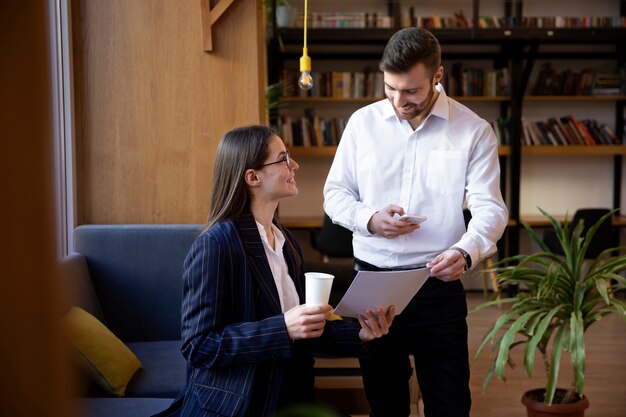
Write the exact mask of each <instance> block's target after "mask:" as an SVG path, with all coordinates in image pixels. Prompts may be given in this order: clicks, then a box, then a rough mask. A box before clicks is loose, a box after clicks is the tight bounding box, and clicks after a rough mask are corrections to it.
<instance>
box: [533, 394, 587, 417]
mask: <svg viewBox="0 0 626 417" xmlns="http://www.w3.org/2000/svg"><path fill="white" fill-rule="evenodd" d="M556 391H557V395H558V394H559V393H565V391H566V390H564V389H561V388H557V390H556ZM544 393H545V389H543V388H540V389H534V390H530V391H526V392H525V393H524V395H523V396H522V403H523V404H524V405H525V406H526V410H527V412H528V417H554V416H558V417H583V416H584V415H585V409H586V408H587V407H589V400H588V399H587V397H582V398H581V399H580V400H579V401H577V402H575V403H569V404H554V403H552V405H547V404H544V403H543V401H542V400H537V399H536V398H541V399H543V396H544ZM555 397H556V395H555Z"/></svg>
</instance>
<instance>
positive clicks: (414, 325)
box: [361, 265, 471, 417]
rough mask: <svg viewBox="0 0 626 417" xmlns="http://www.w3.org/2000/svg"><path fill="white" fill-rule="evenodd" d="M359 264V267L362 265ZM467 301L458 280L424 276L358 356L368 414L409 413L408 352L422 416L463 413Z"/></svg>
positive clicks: (467, 400)
mask: <svg viewBox="0 0 626 417" xmlns="http://www.w3.org/2000/svg"><path fill="white" fill-rule="evenodd" d="M361 270H363V268H362V265H361ZM466 317H467V302H466V300H465V293H464V290H463V284H462V283H461V281H453V282H444V281H440V280H438V279H437V278H433V277H431V278H429V279H428V281H426V283H425V284H424V286H423V287H422V288H421V289H420V291H419V292H418V293H417V294H416V296H415V297H414V298H413V299H412V300H411V302H410V303H409V305H408V306H407V307H406V309H405V310H404V311H403V312H402V314H400V315H398V316H397V317H396V318H395V319H394V322H393V324H392V325H391V329H390V331H389V334H388V335H386V336H385V337H383V338H381V339H379V340H376V341H375V342H374V343H373V344H372V346H371V350H370V352H369V353H368V354H367V355H365V356H363V357H362V358H361V369H362V372H363V383H364V385H365V394H366V396H367V399H368V401H369V403H370V407H371V414H370V416H371V417H406V416H408V415H409V414H410V393H409V379H410V377H411V372H412V371H411V367H410V362H409V355H413V357H414V359H415V372H416V375H417V380H418V383H419V386H420V391H421V393H422V398H423V401H424V414H425V415H426V417H468V416H469V412H470V407H471V395H470V390H469V378H470V372H469V352H468V346H467V322H466Z"/></svg>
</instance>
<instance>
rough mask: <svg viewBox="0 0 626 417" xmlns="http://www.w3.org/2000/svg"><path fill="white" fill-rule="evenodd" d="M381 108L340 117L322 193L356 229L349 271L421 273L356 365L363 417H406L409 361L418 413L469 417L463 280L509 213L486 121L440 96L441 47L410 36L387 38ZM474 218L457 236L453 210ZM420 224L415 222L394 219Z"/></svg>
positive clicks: (460, 225) (428, 38) (330, 210)
mask: <svg viewBox="0 0 626 417" xmlns="http://www.w3.org/2000/svg"><path fill="white" fill-rule="evenodd" d="M380 69H381V71H383V74H384V83H385V93H386V95H387V98H388V100H382V101H379V102H377V103H374V104H371V105H369V106H366V107H364V108H362V109H360V110H358V111H356V112H355V113H354V114H353V115H352V117H351V118H350V120H349V122H348V124H347V126H346V129H345V132H344V134H343V136H342V138H341V142H340V144H339V147H338V149H337V153H336V155H335V159H334V161H333V164H332V167H331V169H330V172H329V174H328V178H327V180H326V184H325V186H324V199H325V201H324V209H325V211H326V213H327V214H328V215H329V216H330V218H331V219H332V220H333V222H335V223H338V224H340V225H342V226H344V227H347V228H348V229H350V230H352V231H353V232H354V237H353V246H354V255H355V270H356V271H359V270H374V271H378V270H398V269H410V268H418V267H423V266H426V267H429V268H431V270H430V275H431V278H429V279H428V281H427V282H426V284H425V285H424V286H423V287H422V289H421V290H420V291H419V292H418V293H417V295H416V296H415V297H414V298H413V300H411V302H410V303H409V305H408V306H407V308H406V309H405V310H404V312H403V313H402V314H400V315H399V316H397V317H396V319H395V321H394V323H393V324H392V326H391V329H390V332H389V334H388V335H387V337H386V338H385V339H381V340H380V341H376V342H375V343H374V344H373V345H372V347H371V350H370V353H369V354H368V356H367V357H363V358H362V359H361V367H362V370H363V379H364V384H365V390H366V394H367V398H368V400H369V402H370V406H371V409H372V413H371V416H372V417H396V416H402V417H406V416H408V415H409V414H410V406H409V387H408V380H409V378H410V375H411V369H410V366H409V358H408V355H409V354H412V355H413V356H414V357H415V368H416V373H417V378H418V381H419V384H420V389H421V392H422V397H423V400H424V409H425V414H426V416H428V417H433V416H435V417H436V416H445V417H454V416H464V417H466V416H468V415H469V410H470V406H471V397H470V391H469V359H468V347H467V322H466V316H467V304H466V300H465V294H464V291H463V285H462V283H461V280H460V279H461V278H462V275H463V273H464V272H465V271H466V270H467V269H469V268H471V267H472V266H475V265H478V264H479V262H480V261H481V260H482V259H484V258H486V257H488V256H490V255H491V254H493V253H494V252H495V251H496V242H497V241H498V239H499V238H500V237H501V236H502V233H503V232H504V228H505V226H506V223H507V219H508V211H507V209H506V206H505V205H504V202H503V200H502V195H501V193H500V189H499V182H500V181H499V179H500V167H499V163H498V153H497V148H498V146H497V140H496V136H495V134H494V132H493V130H492V129H491V127H490V125H489V123H487V122H486V121H485V120H483V119H481V118H479V117H478V116H477V115H476V114H474V113H473V112H472V111H471V110H469V109H468V108H467V107H465V106H463V105H461V104H459V103H458V102H456V101H454V100H452V99H450V98H449V97H447V96H446V93H445V91H444V89H443V87H442V86H441V84H440V81H441V78H442V76H443V67H442V66H441V49H440V46H439V42H438V41H437V39H436V38H435V37H434V36H433V35H432V34H431V33H430V32H428V31H427V30H424V29H420V28H415V27H413V28H406V29H402V30H400V31H399V32H397V33H396V34H394V35H393V36H392V38H391V39H390V40H389V42H388V44H387V46H386V47H385V51H384V53H383V57H382V60H381V62H380ZM464 202H466V204H467V207H468V208H469V209H470V211H471V213H472V220H471V221H470V223H469V226H468V228H467V231H466V230H465V222H464V218H463V205H464ZM396 214H398V215H402V214H412V215H420V216H426V217H427V218H428V219H427V220H426V221H425V222H423V223H421V225H418V224H413V223H411V222H409V221H403V220H398V219H396V218H394V215H396Z"/></svg>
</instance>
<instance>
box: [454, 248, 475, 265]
mask: <svg viewBox="0 0 626 417" xmlns="http://www.w3.org/2000/svg"><path fill="white" fill-rule="evenodd" d="M450 249H454V250H457V251H459V252H461V255H463V259H465V269H464V271H467V270H468V269H470V268H471V267H472V258H471V257H470V255H469V253H467V252H466V251H465V249H462V248H459V247H458V246H451V247H450Z"/></svg>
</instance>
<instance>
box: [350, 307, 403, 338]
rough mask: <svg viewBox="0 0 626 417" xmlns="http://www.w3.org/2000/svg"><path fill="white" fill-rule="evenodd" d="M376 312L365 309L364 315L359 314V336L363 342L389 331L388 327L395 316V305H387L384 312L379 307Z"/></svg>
mask: <svg viewBox="0 0 626 417" xmlns="http://www.w3.org/2000/svg"><path fill="white" fill-rule="evenodd" d="M376 313H377V314H376V315H374V313H372V311H371V310H367V312H366V313H365V316H363V315H362V314H359V323H360V324H361V330H360V331H359V338H360V339H361V340H362V341H363V342H369V341H370V340H373V339H377V338H379V337H383V336H384V335H386V334H387V333H389V327H391V323H392V322H393V318H394V317H395V316H396V307H395V306H389V307H388V308H387V311H386V312H384V311H383V310H382V309H381V308H379V309H378V310H377V311H376Z"/></svg>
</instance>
